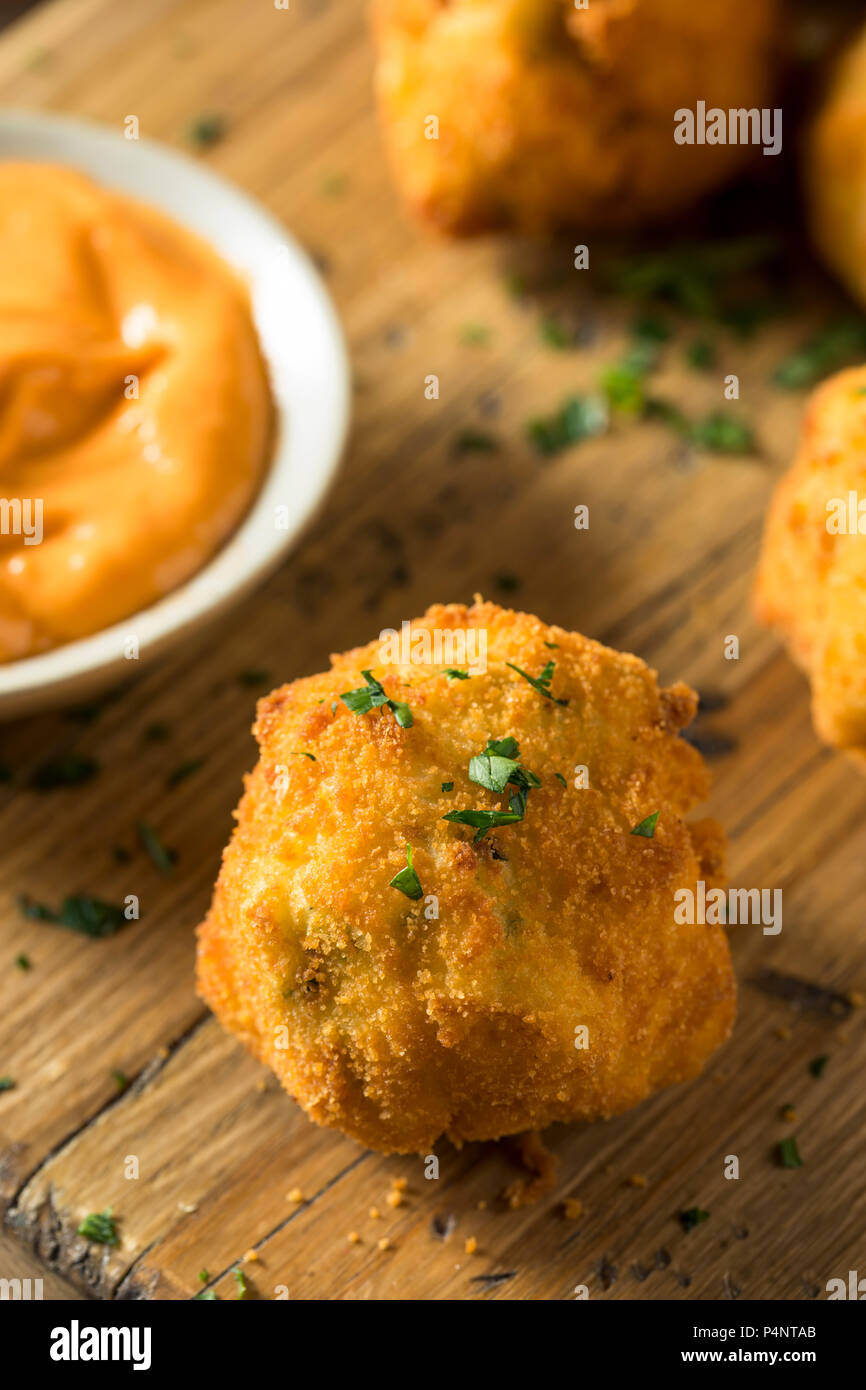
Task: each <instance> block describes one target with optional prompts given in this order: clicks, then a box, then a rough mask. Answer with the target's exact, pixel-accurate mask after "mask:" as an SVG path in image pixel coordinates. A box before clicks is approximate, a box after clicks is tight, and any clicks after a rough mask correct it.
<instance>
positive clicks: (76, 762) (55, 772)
mask: <svg viewBox="0 0 866 1390" xmlns="http://www.w3.org/2000/svg"><path fill="white" fill-rule="evenodd" d="M98 771H99V763H98V762H97V761H96V759H95V758H90V757H87V756H86V754H84V753H64V754H63V755H62V756H61V757H59V758H52V759H51V760H50V761H49V762H45V763H40V765H39V766H38V767H37V768H36V770H35V772H34V773H33V776H32V777H31V779H30V785H31V787H35V788H36V790H37V791H40V792H47V791H54V789H55V788H56V787H77V786H80V785H81V783H82V782H89V781H90V779H91V777H95V776H96V773H97V772H98Z"/></svg>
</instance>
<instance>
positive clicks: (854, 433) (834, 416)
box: [756, 367, 866, 771]
mask: <svg viewBox="0 0 866 1390" xmlns="http://www.w3.org/2000/svg"><path fill="white" fill-rule="evenodd" d="M850 493H854V494H855V502H854V513H851V503H850V498H849V494H850ZM858 498H859V499H866V367H853V368H850V369H849V370H847V371H844V372H839V373H838V374H837V375H836V376H833V377H831V378H830V379H829V380H828V381H825V382H824V383H823V384H822V385H821V386H820V387H819V388H818V390H817V391H815V392H814V394H813V395H812V397H811V399H810V401H809V404H808V406H807V408H806V415H805V419H804V422H803V432H802V439H801V443H800V448H799V451H798V453H797V457H796V459H795V461H794V464H793V466H792V467H791V468H790V469H789V471H788V472H787V473H786V474H785V476H784V477H783V478H782V480H781V482H780V483H779V484H778V486H777V488H776V492H775V495H774V497H773V500H772V503H771V505H770V509H769V512H768V515H767V521H766V526H765V529H764V541H763V548H762V552H761V561H760V567H759V570H758V580H757V588H756V604H757V609H758V614H759V616H760V618H761V619H762V621H763V622H765V623H771V624H774V625H775V626H776V627H778V628H779V629H780V630H781V632H782V634H783V636H784V638H785V640H786V642H787V644H788V647H789V649H790V652H791V655H792V656H793V658H794V660H795V661H796V662H797V663H798V664H799V665H800V666H801V667H802V668H803V670H804V671H805V672H806V674H807V675H808V677H809V679H810V681H811V683H812V717H813V720H814V724H815V729H816V731H817V733H818V735H819V737H820V738H822V739H824V740H825V742H827V743H830V744H833V745H834V747H836V748H842V749H845V750H846V751H848V752H850V753H851V754H852V755H855V756H856V759H857V761H858V764H859V765H860V766H861V768H862V769H863V770H864V771H866V533H864V534H861V533H860V532H859V530H854V531H853V532H852V530H851V528H850V520H851V519H852V517H854V518H856V520H855V525H856V522H857V521H858V520H859V518H857V517H856V503H857V499H858ZM864 512H866V508H864ZM837 525H842V526H845V527H847V528H848V529H847V530H844V531H839V530H837V529H836V528H837ZM863 525H864V532H866V515H864V518H863Z"/></svg>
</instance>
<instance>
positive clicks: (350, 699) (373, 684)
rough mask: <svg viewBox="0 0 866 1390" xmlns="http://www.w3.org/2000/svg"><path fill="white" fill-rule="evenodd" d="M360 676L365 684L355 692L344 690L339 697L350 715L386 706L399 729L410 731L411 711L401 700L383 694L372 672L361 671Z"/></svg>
mask: <svg viewBox="0 0 866 1390" xmlns="http://www.w3.org/2000/svg"><path fill="white" fill-rule="evenodd" d="M361 675H362V676H363V677H364V680H365V681H366V682H367V684H366V685H360V686H358V688H357V689H356V690H345V691H344V692H343V694H342V695H341V696H340V699H341V700H342V701H343V704H344V705H345V706H346V708H347V709H348V710H351V712H352V714H369V713H370V710H371V709H378V708H379V707H380V706H381V705H387V707H388V709H389V710H391V712H392V713H393V715H394V718H395V719H396V721H397V723H398V724H399V725H400V728H401V729H411V727H412V711H411V710H410V708H409V706H408V705H407V704H404V703H403V701H402V700H390V699H389V698H388V696H387V695H386V694H385V688H384V686H383V685H382V684H381V682H380V681H377V680H376V678H375V677H374V675H373V673H372V671H362V672H361Z"/></svg>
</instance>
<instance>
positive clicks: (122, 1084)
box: [111, 1070, 129, 1095]
mask: <svg viewBox="0 0 866 1390" xmlns="http://www.w3.org/2000/svg"><path fill="white" fill-rule="evenodd" d="M111 1075H112V1078H113V1080H114V1084H115V1086H116V1087H117V1092H118V1095H122V1094H123V1092H124V1091H125V1090H126V1089H127V1087H128V1086H129V1077H128V1076H127V1075H126V1073H125V1072H122V1071H116V1070H115V1071H113V1072H112V1073H111Z"/></svg>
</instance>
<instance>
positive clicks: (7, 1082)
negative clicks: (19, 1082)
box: [0, 1076, 15, 1091]
mask: <svg viewBox="0 0 866 1390" xmlns="http://www.w3.org/2000/svg"><path fill="white" fill-rule="evenodd" d="M14 1090H15V1082H14V1081H13V1080H12V1077H11V1076H0V1091H14Z"/></svg>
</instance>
